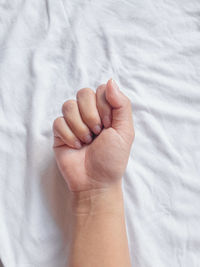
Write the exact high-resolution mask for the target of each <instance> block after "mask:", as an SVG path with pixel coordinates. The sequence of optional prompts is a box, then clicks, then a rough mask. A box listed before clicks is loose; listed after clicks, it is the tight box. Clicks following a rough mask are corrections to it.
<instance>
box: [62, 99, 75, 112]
mask: <svg viewBox="0 0 200 267" xmlns="http://www.w3.org/2000/svg"><path fill="white" fill-rule="evenodd" d="M75 105H76V101H75V100H72V99H70V100H67V101H66V102H65V103H64V104H63V105H62V113H65V112H69V111H71V110H73V108H74V106H75Z"/></svg>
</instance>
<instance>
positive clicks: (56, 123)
mask: <svg viewBox="0 0 200 267" xmlns="http://www.w3.org/2000/svg"><path fill="white" fill-rule="evenodd" d="M60 120H61V117H58V118H56V119H55V120H54V121H53V130H57V129H58V128H59V124H60Z"/></svg>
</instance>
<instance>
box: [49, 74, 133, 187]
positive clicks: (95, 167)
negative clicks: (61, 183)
mask: <svg viewBox="0 0 200 267" xmlns="http://www.w3.org/2000/svg"><path fill="white" fill-rule="evenodd" d="M62 113H63V116H62V117H58V118H57V119H55V121H54V123H53V132H54V145H53V149H54V152H55V157H56V161H57V164H58V167H59V169H60V171H61V173H62V175H63V177H64V179H65V181H66V182H67V184H68V187H69V190H71V191H76V192H81V191H85V190H90V189H99V188H100V189H101V188H105V187H109V186H112V185H113V184H116V183H118V182H119V181H121V178H122V175H123V173H124V171H125V168H126V165H127V161H128V158H129V153H130V148H131V145H132V142H133V140H134V128H133V120H132V109H131V102H130V100H129V99H128V98H127V97H126V96H125V95H124V94H123V93H122V92H121V91H120V90H119V88H118V86H117V84H116V82H115V81H114V80H112V79H111V80H109V81H108V82H107V84H103V85H100V86H99V87H98V88H97V90H96V93H95V92H94V91H92V90H91V89H89V88H83V89H81V90H79V91H78V93H77V96H76V100H68V101H66V102H65V103H64V104H63V106H62Z"/></svg>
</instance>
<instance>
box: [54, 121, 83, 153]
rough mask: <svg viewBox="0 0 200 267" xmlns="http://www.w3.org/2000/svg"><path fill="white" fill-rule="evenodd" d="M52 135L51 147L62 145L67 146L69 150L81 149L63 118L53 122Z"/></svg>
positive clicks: (79, 143)
mask: <svg viewBox="0 0 200 267" xmlns="http://www.w3.org/2000/svg"><path fill="white" fill-rule="evenodd" d="M53 133H54V145H53V147H54V148H56V147H59V146H62V145H68V146H69V147H71V148H77V149H79V148H81V147H82V145H81V142H80V141H79V139H78V138H77V137H76V136H75V135H74V134H73V132H72V131H71V129H70V128H69V126H68V125H67V123H66V121H65V119H64V118H63V117H58V118H56V119H55V120H54V122H53Z"/></svg>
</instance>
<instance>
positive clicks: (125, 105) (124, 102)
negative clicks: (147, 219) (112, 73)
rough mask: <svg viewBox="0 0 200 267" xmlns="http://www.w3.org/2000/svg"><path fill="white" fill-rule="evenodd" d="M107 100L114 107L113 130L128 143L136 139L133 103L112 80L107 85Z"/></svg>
mask: <svg viewBox="0 0 200 267" xmlns="http://www.w3.org/2000/svg"><path fill="white" fill-rule="evenodd" d="M105 96H106V100H107V101H108V103H109V104H110V106H111V107H112V128H114V129H115V130H116V131H117V132H118V133H119V135H121V137H122V138H123V139H125V140H126V141H129V139H130V141H131V142H132V141H133V139H134V128H133V118H132V107H131V101H130V100H129V98H128V97H127V96H125V95H124V94H123V93H122V92H121V91H120V90H119V87H118V85H117V83H116V82H115V81H114V80H113V79H110V80H109V81H108V82H107V85H106V91H105Z"/></svg>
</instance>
